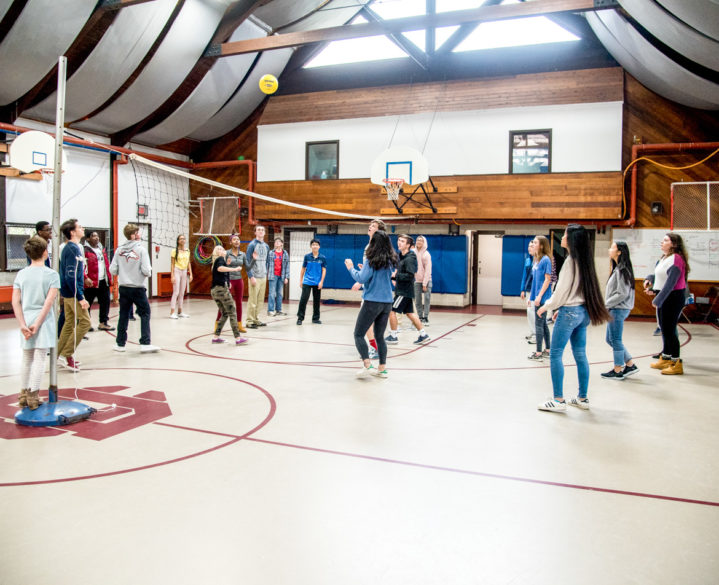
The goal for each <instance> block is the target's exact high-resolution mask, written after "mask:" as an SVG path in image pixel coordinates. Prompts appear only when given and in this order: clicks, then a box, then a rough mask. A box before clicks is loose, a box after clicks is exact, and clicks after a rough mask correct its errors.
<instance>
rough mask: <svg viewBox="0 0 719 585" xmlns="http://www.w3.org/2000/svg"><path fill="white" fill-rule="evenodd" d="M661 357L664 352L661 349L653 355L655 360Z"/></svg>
mask: <svg viewBox="0 0 719 585" xmlns="http://www.w3.org/2000/svg"><path fill="white" fill-rule="evenodd" d="M661 357H662V352H661V351H660V352H659V353H655V354H653V355H652V359H653V360H658V359H660V358H661Z"/></svg>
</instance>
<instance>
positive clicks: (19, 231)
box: [5, 224, 35, 271]
mask: <svg viewBox="0 0 719 585" xmlns="http://www.w3.org/2000/svg"><path fill="white" fill-rule="evenodd" d="M5 230H6V231H5V246H6V248H5V250H6V252H5V253H6V259H7V260H6V262H7V265H6V266H5V270H8V271H10V270H22V269H23V268H25V267H26V266H27V255H26V254H25V250H24V249H23V244H24V243H25V241H26V240H27V239H28V238H29V237H31V236H34V235H35V226H34V225H22V224H6V227H5Z"/></svg>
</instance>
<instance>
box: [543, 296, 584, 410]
mask: <svg viewBox="0 0 719 585" xmlns="http://www.w3.org/2000/svg"><path fill="white" fill-rule="evenodd" d="M588 325H589V314H588V313H587V309H586V308H585V307H584V305H579V306H578V307H559V310H558V311H557V314H556V316H555V319H554V331H553V333H552V349H550V350H549V370H550V371H551V373H552V388H553V389H554V398H555V399H556V398H558V399H562V398H563V397H564V392H563V388H564V364H563V363H562V354H564V348H565V347H566V345H567V342H570V343H571V345H572V353H573V354H574V361H575V362H576V363H577V377H578V378H579V398H586V397H587V387H588V386H589V361H588V360H587V352H586V349H587V326H588Z"/></svg>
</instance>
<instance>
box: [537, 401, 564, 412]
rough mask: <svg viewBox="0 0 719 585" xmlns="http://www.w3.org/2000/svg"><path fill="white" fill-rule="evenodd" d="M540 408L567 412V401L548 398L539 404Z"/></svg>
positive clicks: (548, 410)
mask: <svg viewBox="0 0 719 585" xmlns="http://www.w3.org/2000/svg"><path fill="white" fill-rule="evenodd" d="M537 408H538V409H539V410H546V411H547V412H567V403H566V402H559V401H558V400H554V399H552V400H547V402H542V403H541V404H539V405H537Z"/></svg>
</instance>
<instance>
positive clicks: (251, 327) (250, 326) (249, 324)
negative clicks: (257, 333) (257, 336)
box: [245, 323, 257, 329]
mask: <svg viewBox="0 0 719 585" xmlns="http://www.w3.org/2000/svg"><path fill="white" fill-rule="evenodd" d="M245 327H247V328H248V329H257V323H248V324H247V325H245Z"/></svg>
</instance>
